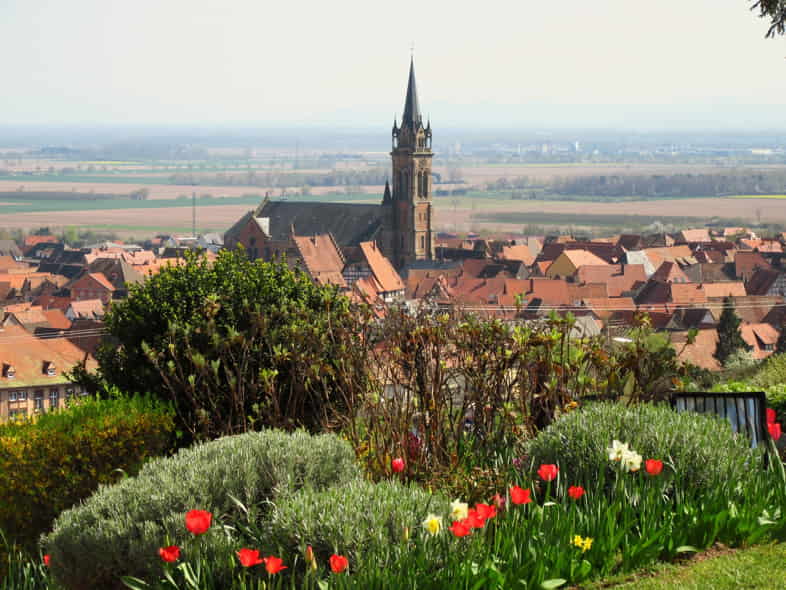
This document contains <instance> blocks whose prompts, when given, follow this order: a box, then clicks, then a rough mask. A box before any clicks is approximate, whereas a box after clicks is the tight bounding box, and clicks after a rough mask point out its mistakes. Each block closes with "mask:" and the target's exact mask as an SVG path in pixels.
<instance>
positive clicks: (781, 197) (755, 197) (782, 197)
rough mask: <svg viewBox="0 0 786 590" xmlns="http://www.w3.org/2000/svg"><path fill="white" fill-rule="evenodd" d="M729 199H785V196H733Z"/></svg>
mask: <svg viewBox="0 0 786 590" xmlns="http://www.w3.org/2000/svg"><path fill="white" fill-rule="evenodd" d="M729 198H730V199H786V195H733V196H731V197H729Z"/></svg>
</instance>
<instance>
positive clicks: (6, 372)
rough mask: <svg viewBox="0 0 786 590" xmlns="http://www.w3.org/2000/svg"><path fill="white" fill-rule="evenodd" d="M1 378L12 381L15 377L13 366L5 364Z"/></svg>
mask: <svg viewBox="0 0 786 590" xmlns="http://www.w3.org/2000/svg"><path fill="white" fill-rule="evenodd" d="M3 377H5V378H6V379H13V378H14V377H16V369H14V367H13V365H9V364H7V363H6V364H4V365H3Z"/></svg>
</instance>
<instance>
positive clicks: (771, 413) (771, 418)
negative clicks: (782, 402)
mask: <svg viewBox="0 0 786 590" xmlns="http://www.w3.org/2000/svg"><path fill="white" fill-rule="evenodd" d="M766 411H767V424H775V410H773V409H772V408H767V410H766Z"/></svg>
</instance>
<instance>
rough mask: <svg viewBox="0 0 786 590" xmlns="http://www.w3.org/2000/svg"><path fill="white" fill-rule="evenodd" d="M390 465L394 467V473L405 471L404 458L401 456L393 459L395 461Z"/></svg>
mask: <svg viewBox="0 0 786 590" xmlns="http://www.w3.org/2000/svg"><path fill="white" fill-rule="evenodd" d="M390 465H391V467H393V473H401V472H402V471H404V459H402V458H401V457H398V458H396V459H393V461H391V462H390Z"/></svg>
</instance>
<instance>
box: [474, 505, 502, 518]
mask: <svg viewBox="0 0 786 590" xmlns="http://www.w3.org/2000/svg"><path fill="white" fill-rule="evenodd" d="M475 512H477V513H478V516H479V517H480V518H482V519H483V520H488V519H489V518H494V517H495V516H496V515H497V507H496V506H490V505H489V504H475Z"/></svg>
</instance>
